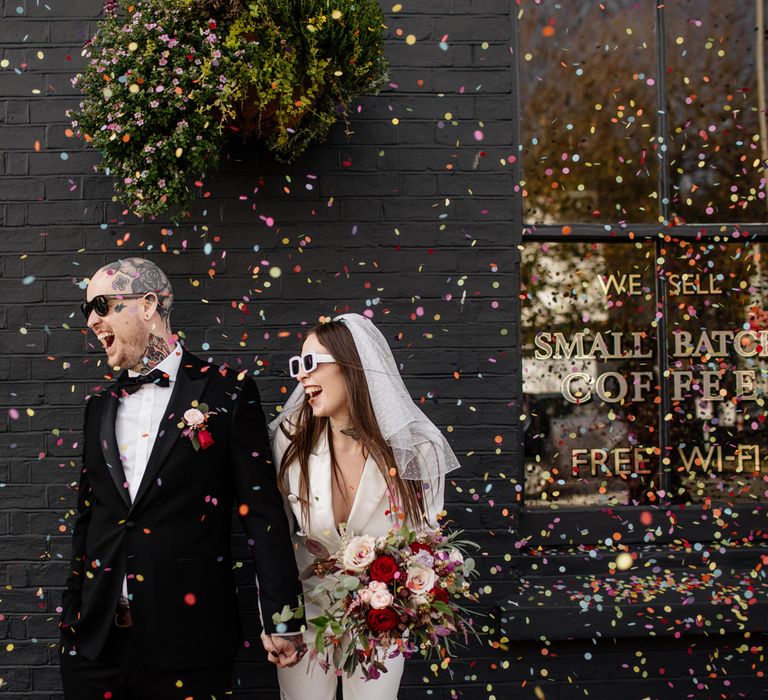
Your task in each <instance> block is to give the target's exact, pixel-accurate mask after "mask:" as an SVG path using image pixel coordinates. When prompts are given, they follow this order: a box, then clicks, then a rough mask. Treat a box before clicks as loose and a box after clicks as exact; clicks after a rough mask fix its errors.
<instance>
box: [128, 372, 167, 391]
mask: <svg viewBox="0 0 768 700" xmlns="http://www.w3.org/2000/svg"><path fill="white" fill-rule="evenodd" d="M144 384H157V386H170V385H171V380H170V378H169V377H168V375H167V374H166V373H165V372H161V371H160V370H159V369H153V370H152V371H151V372H149V373H148V374H139V375H137V376H136V377H129V376H128V372H127V371H126V372H123V373H122V374H121V375H120V376H119V377H118V378H117V387H118V388H119V389H123V390H124V391H125V393H126V394H133V393H134V392H135V391H138V390H139V389H141V387H142V386H143V385H144Z"/></svg>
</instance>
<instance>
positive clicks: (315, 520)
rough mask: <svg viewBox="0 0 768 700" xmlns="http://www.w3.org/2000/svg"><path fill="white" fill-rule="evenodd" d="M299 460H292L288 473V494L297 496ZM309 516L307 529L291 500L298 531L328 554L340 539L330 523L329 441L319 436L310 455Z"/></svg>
mask: <svg viewBox="0 0 768 700" xmlns="http://www.w3.org/2000/svg"><path fill="white" fill-rule="evenodd" d="M299 475H300V472H299V460H298V459H297V460H294V462H293V464H292V465H291V467H290V469H289V470H288V483H289V485H290V489H291V493H292V494H294V495H296V496H298V495H299V493H300V491H299ZM308 476H309V516H310V524H309V525H310V526H309V528H307V525H306V523H305V522H303V521H302V519H301V504H300V503H298V502H296V503H295V505H294V502H293V500H292V503H291V505H292V506H293V510H294V513H295V514H296V519H297V520H298V521H299V523H301V531H302V534H303V535H306V536H307V537H309V538H310V539H313V540H318V541H319V542H322V543H323V544H324V545H325V546H326V547H327V548H328V549H329V550H330V551H332V552H333V551H334V550H335V549H337V548H338V547H339V546H340V545H341V537H340V536H339V533H338V531H337V530H336V525H335V521H334V519H333V492H332V490H331V465H330V453H329V451H328V440H327V438H326V437H325V435H321V436H320V442H319V443H318V445H317V447H316V448H315V449H314V450H313V451H312V452H311V454H310V455H309V468H308Z"/></svg>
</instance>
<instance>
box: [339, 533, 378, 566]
mask: <svg viewBox="0 0 768 700" xmlns="http://www.w3.org/2000/svg"><path fill="white" fill-rule="evenodd" d="M375 558H376V540H375V539H374V538H373V537H371V536H370V535H359V536H357V537H353V538H352V540H351V541H350V543H349V544H348V545H347V546H346V549H345V550H344V560H343V561H344V568H345V569H346V570H347V571H363V570H364V569H365V568H366V567H367V566H368V565H369V564H370V563H371V562H372V561H373V560H374V559H375Z"/></svg>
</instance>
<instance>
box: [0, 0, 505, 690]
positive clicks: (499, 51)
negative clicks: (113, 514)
mask: <svg viewBox="0 0 768 700" xmlns="http://www.w3.org/2000/svg"><path fill="white" fill-rule="evenodd" d="M393 5H394V3H388V4H385V5H383V7H384V9H385V11H386V12H387V17H386V18H387V24H388V29H387V32H386V36H387V45H386V53H387V56H388V58H389V60H390V61H391V65H392V72H391V83H392V84H391V86H390V87H389V88H388V89H386V90H385V91H384V92H383V93H382V94H381V95H379V96H378V97H371V98H365V99H361V100H360V101H359V104H360V111H359V113H358V112H357V111H353V114H354V117H353V121H352V129H353V131H354V132H355V133H354V134H353V136H352V137H351V138H350V139H349V140H346V139H345V137H344V135H343V129H342V128H341V126H339V127H337V128H335V129H334V130H333V132H332V136H331V139H330V141H329V142H328V143H327V144H324V145H321V146H316V147H313V148H311V149H310V151H309V152H308V153H307V154H306V155H305V156H304V157H302V159H301V160H300V161H299V162H297V163H295V164H294V165H292V166H290V167H284V166H280V165H278V164H276V163H275V162H274V161H273V160H272V159H271V158H270V157H269V156H268V154H267V153H266V151H264V150H263V149H261V148H259V147H255V148H250V149H245V148H239V147H233V148H231V149H230V151H231V152H230V153H229V155H228V159H227V161H226V162H225V163H224V165H223V166H222V168H221V170H220V172H218V173H215V174H210V176H209V177H208V178H207V179H206V180H205V187H204V188H203V191H204V192H205V193H209V194H208V195H207V196H206V197H205V198H200V199H198V200H197V201H196V202H195V204H194V206H193V208H192V217H191V219H190V220H188V221H185V222H184V223H183V224H181V225H178V226H177V225H174V224H173V223H172V220H171V218H170V217H169V218H168V219H166V220H158V221H142V220H138V219H136V218H134V217H133V216H131V215H129V214H127V213H126V212H125V211H124V207H123V206H122V205H121V204H120V203H118V202H113V201H112V195H113V190H112V183H111V181H110V179H109V178H107V177H103V176H99V175H96V174H94V172H93V166H94V165H95V164H96V163H98V162H99V154H98V153H97V152H95V151H93V150H92V149H86V148H84V145H83V143H82V142H81V141H78V140H77V139H74V138H70V137H67V135H66V134H65V130H66V129H67V128H68V127H69V124H68V121H67V119H66V117H65V112H66V110H67V109H69V108H72V107H74V106H76V104H77V102H78V97H77V95H76V93H75V91H74V89H73V88H72V87H71V85H70V79H71V77H72V76H73V75H74V73H75V72H76V71H77V70H78V69H79V68H80V67H81V66H82V65H83V59H82V57H81V55H80V52H81V47H82V45H83V43H84V42H85V41H86V40H87V39H88V37H89V36H90V35H91V34H92V32H93V30H94V28H95V26H96V20H97V19H98V17H99V16H100V12H101V2H100V0H67V1H66V2H65V1H64V0H49V2H47V3H43V2H37V1H36V0H26V1H25V0H10V1H8V2H5V3H4V4H3V6H2V11H0V61H1V60H3V59H6V60H7V61H8V65H7V66H6V67H4V68H1V69H0V144H1V145H0V148H1V149H2V153H1V154H0V236H1V237H2V238H1V239H0V252H2V263H1V264H2V267H1V268H0V299H1V300H2V305H0V378H1V379H2V380H3V382H4V383H3V390H2V393H1V394H0V406H1V407H2V409H1V411H2V412H1V413H0V415H1V416H2V417H1V418H0V483H1V484H2V488H0V537H2V550H1V552H0V583H2V585H3V589H2V590H0V655H1V656H0V658H1V660H0V669H2V670H0V678H2V682H0V693H2V692H3V691H4V692H5V694H6V695H7V696H8V697H19V698H21V697H25V698H48V697H58V696H57V690H58V669H57V652H56V645H55V640H56V637H57V628H56V619H57V613H56V608H57V606H58V604H59V597H60V591H61V587H62V584H63V581H64V578H65V575H66V570H67V564H66V561H67V558H68V556H69V548H70V526H71V522H72V515H73V508H74V505H75V486H76V479H77V473H78V463H77V459H78V455H79V449H78V443H79V441H80V439H81V427H82V406H83V399H84V397H85V396H86V395H87V394H88V393H90V391H91V388H92V387H93V386H94V385H96V384H99V383H100V382H102V381H103V376H104V374H105V372H106V370H107V368H106V367H104V364H103V361H102V353H101V351H100V350H99V349H98V348H97V347H94V339H93V337H89V336H88V335H87V334H86V333H85V332H84V330H83V324H82V320H81V318H80V317H79V311H78V309H77V302H78V301H79V300H80V299H81V297H82V294H83V292H82V288H81V287H80V286H78V283H80V282H81V281H82V280H83V278H85V277H87V276H88V275H89V274H90V273H91V272H93V271H94V270H95V269H96V268H98V267H99V266H101V265H102V264H104V263H105V262H107V261H109V260H112V259H115V258H117V257H119V256H123V255H129V254H131V255H132V254H139V255H145V256H148V257H151V258H152V259H153V260H155V261H156V262H157V263H158V264H160V265H161V266H162V267H163V268H164V269H165V270H166V271H167V272H168V273H169V275H170V276H171V279H172V281H173V284H174V287H175V292H176V304H175V306H174V309H175V311H174V317H173V318H174V327H175V329H176V330H180V331H183V333H184V334H185V336H186V343H187V346H188V347H189V348H190V349H192V350H193V351H194V352H197V353H199V354H201V355H202V356H204V357H211V358H213V359H214V360H215V361H216V362H224V361H226V362H229V363H232V364H236V365H238V366H242V367H243V368H245V369H247V370H248V371H249V372H252V373H255V374H257V375H258V377H257V381H258V382H259V387H260V390H261V393H262V396H263V399H264V401H265V408H266V409H267V410H268V411H271V410H273V408H274V405H275V404H276V403H279V402H280V401H281V398H282V397H284V396H285V393H284V392H285V390H286V389H288V390H290V388H291V385H292V384H291V382H290V380H288V379H287V378H285V377H284V376H281V374H279V373H278V372H277V371H275V370H273V367H275V366H276V367H282V366H283V363H284V361H285V359H286V358H287V357H288V356H289V355H290V354H293V353H295V351H296V349H297V348H298V347H299V345H300V341H299V339H298V337H297V336H298V334H299V333H300V332H301V331H302V330H304V329H305V328H306V327H307V326H310V325H313V324H314V323H315V322H316V321H317V320H318V318H319V317H320V316H321V315H330V314H333V313H334V312H337V311H338V312H341V311H345V310H353V311H358V312H362V311H365V310H367V309H370V310H372V311H373V319H374V321H375V322H376V323H377V324H378V325H379V326H380V328H381V329H382V330H383V331H384V333H385V335H386V336H387V338H388V339H389V340H390V343H391V344H392V346H393V348H394V349H395V354H396V357H397V359H398V360H399V361H400V362H401V363H402V367H403V373H404V375H405V378H406V382H407V384H408V387H409V389H410V390H411V392H412V394H413V396H414V397H415V398H417V399H421V400H422V401H423V402H424V408H425V410H426V411H427V412H428V413H429V414H430V415H431V416H432V417H433V419H434V420H435V421H436V422H438V423H439V424H440V425H441V426H442V427H443V428H445V429H446V430H449V429H450V430H451V431H452V432H450V433H448V436H449V439H450V440H451V442H452V444H453V445H454V447H455V449H456V452H457V454H459V455H460V457H461V458H462V461H463V464H464V469H463V470H462V472H461V473H459V474H455V475H454V476H455V478H454V479H452V485H451V486H450V487H449V488H448V491H447V500H448V510H449V512H450V515H451V516H452V517H453V518H454V519H455V521H456V523H457V525H459V526H461V527H465V528H467V529H469V530H471V531H472V536H473V537H475V538H476V539H478V540H483V541H487V540H488V538H489V529H490V528H492V527H497V526H500V527H501V529H500V530H499V534H500V535H502V534H504V533H505V531H506V525H505V523H504V518H503V517H501V516H498V519H497V520H496V519H495V516H497V513H496V511H498V510H499V508H500V506H499V505H498V504H499V503H500V502H504V501H506V500H508V499H509V497H510V493H509V490H510V488H511V487H510V486H509V482H508V481H507V482H505V480H503V479H501V480H499V478H498V476H497V474H498V472H499V471H509V468H508V467H507V468H506V469H504V468H502V467H504V465H508V464H509V460H510V459H511V453H510V450H511V448H512V446H513V445H514V443H515V440H514V439H513V438H512V433H511V426H512V425H513V422H512V409H511V408H510V406H509V402H510V399H511V398H513V397H514V392H515V391H516V390H517V389H516V386H517V375H516V370H515V362H514V361H513V360H514V347H513V344H514V342H515V341H514V338H515V327H516V311H515V300H514V288H515V269H516V264H517V251H516V249H515V247H514V246H513V245H511V242H512V240H513V230H512V225H511V224H512V221H513V219H514V217H513V213H514V212H513V207H514V206H515V204H514V200H513V197H512V194H513V186H514V185H513V180H512V173H511V172H510V171H509V170H508V169H507V168H506V167H505V166H502V165H501V163H500V159H505V158H506V157H507V155H509V154H510V153H511V152H512V150H511V145H510V144H511V143H512V137H511V121H510V119H511V115H512V103H511V92H512V72H511V70H510V65H511V61H510V53H509V38H510V31H511V30H510V27H511V17H510V14H509V12H510V8H509V4H508V3H507V2H501V1H497V2H492V1H489V0H483V1H477V0H473V1H470V0H433V1H431V2H425V1H424V0H421V1H420V2H418V3H405V4H404V7H403V9H402V10H401V11H400V12H398V13H393V12H391V8H392V6H393ZM17 8H19V10H17ZM400 29H402V30H403V31H402V32H400V31H398V30H400ZM408 34H414V35H415V36H416V38H417V42H416V44H415V45H412V46H408V45H407V44H406V43H405V37H406V36H407V35H408ZM446 34H447V35H448V37H449V38H448V42H449V50H448V51H443V50H441V49H440V48H439V47H438V43H439V41H440V40H441V39H442V37H443V36H444V35H446ZM482 41H487V42H488V46H487V48H482V47H481V42H482ZM418 81H423V83H421V84H419V82H418ZM448 113H450V115H451V116H449V117H446V114H448ZM393 118H397V119H399V125H394V124H393V123H392V119H393ZM481 122H482V124H481ZM476 129H482V130H483V133H484V139H483V141H482V143H481V142H479V141H477V140H476V139H475V138H474V135H473V134H474V131H475V130H476ZM36 144H37V146H36ZM267 217H270V218H272V219H273V220H274V224H273V225H272V226H268V225H267V224H266V222H265V219H266V218H267ZM206 243H210V244H211V245H212V251H211V252H210V254H206V253H205V252H204V246H205V244H206ZM263 261H267V262H266V263H265V262H263ZM273 267H279V268H280V270H281V272H282V274H281V275H280V276H279V277H275V278H273V277H271V276H270V274H269V269H270V268H273ZM255 268H258V273H257V274H255V275H254V269H255ZM494 301H495V302H498V303H497V304H496V308H493V307H492V305H491V304H492V302H494ZM10 409H16V410H17V411H18V413H19V415H18V418H13V417H12V416H11V411H10ZM449 426H450V427H449ZM497 435H501V436H502V438H503V439H504V443H503V445H502V446H501V450H500V453H499V454H496V449H497V445H496V443H495V441H494V439H495V437H496V436H497ZM488 485H492V491H491V493H490V495H491V497H492V498H494V499H495V500H496V505H495V509H492V508H491V507H490V506H489V505H488V495H487V494H486V488H487V486H488ZM478 514H479V515H480V516H481V517H478ZM234 548H235V552H236V554H238V555H240V556H242V557H245V555H246V550H245V547H244V546H243V543H242V542H241V541H240V540H238V541H236V542H235V544H234ZM502 549H503V548H502ZM497 560H498V562H500V559H499V556H498V554H497V555H495V556H493V555H491V556H489V557H488V561H489V562H490V561H497ZM498 562H497V563H498ZM490 565H491V564H487V563H486V562H483V563H482V568H483V572H484V573H483V580H482V581H481V584H482V585H488V586H491V587H493V586H494V585H495V584H496V581H495V580H490V579H492V578H494V577H493V576H491V575H490V574H489V572H488V568H489V566H490ZM250 573H251V567H250V564H249V563H248V561H247V559H246V560H245V565H244V568H243V570H242V572H241V574H242V575H241V577H240V578H241V581H242V582H243V583H244V584H246V585H244V586H243V589H242V595H241V603H242V609H243V613H244V619H245V621H246V625H247V627H248V628H249V631H250V633H251V634H250V637H251V639H252V640H253V639H255V635H256V634H257V629H256V613H255V597H254V590H253V589H252V588H251V587H249V586H248V585H247V582H248V581H250V580H252V579H251V577H250ZM501 576H502V575H501V574H499V576H497V577H496V578H499V577H501ZM484 597H485V598H487V599H488V600H490V599H491V598H493V588H490V589H489V590H488V593H486V594H484ZM486 607H489V606H486ZM485 624H487V625H488V626H489V627H491V628H493V629H494V630H495V623H493V621H492V620H483V621H482V622H481V625H485ZM483 649H487V650H485V651H484V650H483ZM494 654H495V652H494V651H493V650H491V649H490V648H489V647H487V641H486V640H485V639H484V642H483V645H482V646H477V647H476V648H474V649H473V651H472V652H467V653H466V658H464V659H462V660H461V661H457V667H460V669H461V670H460V672H458V673H457V674H456V675H455V677H454V678H453V679H452V678H451V677H450V675H449V673H448V672H447V671H440V672H439V674H438V675H437V676H436V675H435V674H434V673H432V672H431V671H430V670H429V666H428V665H425V664H419V663H413V664H412V665H411V671H410V672H409V673H408V675H407V678H406V680H405V682H404V687H405V690H404V692H403V694H402V696H403V697H414V698H420V697H424V696H425V693H427V692H430V693H431V697H453V696H454V693H459V694H461V695H462V696H464V697H474V696H477V697H486V695H487V688H486V685H487V683H488V682H493V683H494V684H495V687H497V688H502V687H504V678H503V674H501V672H500V670H496V671H494V670H493V669H491V668H490V664H491V663H493V662H494V661H493V658H494ZM262 656H263V654H262V653H261V652H258V653H255V652H254V651H245V652H244V653H243V655H242V664H241V665H240V666H239V671H238V678H239V684H240V688H241V697H243V698H246V697H261V696H263V697H274V695H275V691H274V688H275V677H274V674H273V673H272V671H271V669H270V668H269V667H268V666H266V665H265V664H263V663H261V658H262ZM470 658H471V659H472V660H471V661H470ZM496 660H498V659H496ZM425 683H427V685H425ZM518 684H519V683H514V684H513V685H514V686H517V685H518ZM497 692H500V691H497ZM504 695H506V693H501V695H500V697H503V696H504Z"/></svg>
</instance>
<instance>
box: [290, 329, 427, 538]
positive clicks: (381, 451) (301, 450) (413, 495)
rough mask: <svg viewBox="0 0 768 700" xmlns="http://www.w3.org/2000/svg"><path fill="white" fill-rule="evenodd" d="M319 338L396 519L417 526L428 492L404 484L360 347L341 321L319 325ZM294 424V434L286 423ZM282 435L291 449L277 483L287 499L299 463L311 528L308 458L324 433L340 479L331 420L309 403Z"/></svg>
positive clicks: (305, 512) (417, 485) (306, 517)
mask: <svg viewBox="0 0 768 700" xmlns="http://www.w3.org/2000/svg"><path fill="white" fill-rule="evenodd" d="M313 334H314V335H315V336H316V337H317V339H318V340H319V341H320V342H321V343H322V344H323V345H324V346H325V347H326V348H327V349H328V351H329V352H330V354H331V355H333V358H334V359H335V360H336V364H337V365H338V366H339V367H340V368H341V373H342V376H343V377H344V381H345V382H346V385H347V393H348V395H349V417H350V420H351V423H352V425H351V426H350V427H351V428H353V429H354V431H355V432H356V433H357V435H358V436H359V440H360V443H361V445H362V447H363V449H364V450H365V451H367V452H368V453H370V454H371V455H372V456H373V458H374V460H375V461H376V464H377V465H378V467H379V470H380V471H381V474H382V476H383V477H384V480H385V481H386V483H387V487H388V489H389V492H390V500H391V501H394V503H393V505H392V509H393V511H394V510H395V508H397V511H398V513H397V515H398V517H399V518H400V519H401V521H402V520H408V521H409V522H410V523H411V524H412V525H417V524H419V523H420V522H421V521H422V520H424V519H426V515H425V512H424V508H423V505H422V502H423V497H424V493H423V488H422V484H421V482H418V481H413V480H410V479H402V478H401V477H400V474H399V473H398V470H397V463H396V462H395V455H394V453H393V452H392V448H391V447H390V446H389V445H388V444H387V442H386V440H385V439H384V436H383V435H382V434H381V430H380V429H379V424H378V422H377V421H376V414H375V413H374V410H373V404H372V403H371V396H370V393H369V391H368V382H366V381H365V371H364V370H363V366H362V362H361V361H360V355H359V354H358V352H357V348H356V347H355V341H354V339H353V338H352V333H350V331H349V328H347V327H346V326H345V325H344V324H343V323H342V322H341V321H330V322H328V323H320V324H318V325H317V326H315V327H314V328H313V329H312V330H311V331H309V333H308V334H307V335H308V336H309V335H313ZM289 422H290V423H291V426H290V430H289V429H288V427H287V426H286V423H289ZM280 429H281V430H282V431H283V434H284V435H285V436H286V437H287V438H288V439H289V441H290V444H289V445H288V449H287V450H286V451H285V453H284V454H283V458H282V460H281V461H280V470H279V472H278V483H279V486H280V490H281V491H282V492H283V494H285V495H287V494H288V483H287V481H288V480H287V478H286V475H287V472H288V466H289V465H290V464H291V463H292V462H293V461H294V460H295V459H298V460H299V470H300V476H299V499H300V501H301V514H302V517H303V519H304V522H306V523H307V524H308V523H309V455H310V453H311V452H312V449H313V448H314V447H315V445H317V443H318V441H319V440H320V438H321V437H322V435H323V433H325V435H326V436H327V438H328V448H329V450H330V453H331V469H332V470H333V474H334V476H335V478H337V479H338V478H339V477H340V474H339V465H338V464H337V462H336V456H335V455H334V452H333V440H332V436H331V421H330V419H329V418H327V417H325V416H323V417H320V418H315V416H314V415H313V413H312V407H311V406H310V405H309V401H308V400H307V399H306V397H305V399H304V403H303V404H302V406H301V408H300V409H299V410H298V411H297V413H296V415H295V416H293V417H291V419H290V421H283V422H282V423H281V424H280Z"/></svg>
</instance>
